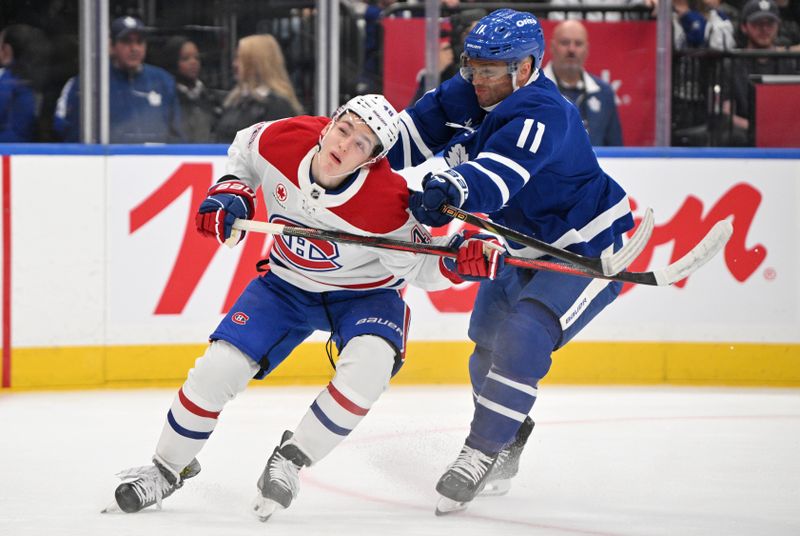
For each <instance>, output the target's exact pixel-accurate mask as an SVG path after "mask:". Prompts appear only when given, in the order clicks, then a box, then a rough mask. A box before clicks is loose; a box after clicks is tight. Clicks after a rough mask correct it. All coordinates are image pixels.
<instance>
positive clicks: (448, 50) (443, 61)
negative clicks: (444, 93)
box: [409, 23, 458, 106]
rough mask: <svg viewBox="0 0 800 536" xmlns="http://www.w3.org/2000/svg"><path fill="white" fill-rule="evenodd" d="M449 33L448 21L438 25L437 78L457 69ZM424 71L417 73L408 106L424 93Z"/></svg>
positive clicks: (449, 74) (446, 75) (443, 78)
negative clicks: (413, 91)
mask: <svg viewBox="0 0 800 536" xmlns="http://www.w3.org/2000/svg"><path fill="white" fill-rule="evenodd" d="M451 33H452V32H451V26H450V24H449V23H448V24H441V25H440V26H439V80H447V79H448V78H450V77H452V76H453V75H455V74H456V72H457V71H458V66H457V63H456V58H455V57H454V56H453V45H452V42H451ZM426 73H427V70H426V69H421V70H420V71H419V73H417V91H416V92H415V93H414V96H413V97H411V102H410V103H409V106H413V105H414V103H415V102H417V101H418V100H419V98H420V97H421V96H422V95H423V94H424V93H425V75H426Z"/></svg>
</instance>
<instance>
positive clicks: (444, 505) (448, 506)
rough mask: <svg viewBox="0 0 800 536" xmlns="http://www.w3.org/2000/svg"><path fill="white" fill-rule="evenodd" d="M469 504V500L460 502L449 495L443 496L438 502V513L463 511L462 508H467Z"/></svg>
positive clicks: (438, 514)
mask: <svg viewBox="0 0 800 536" xmlns="http://www.w3.org/2000/svg"><path fill="white" fill-rule="evenodd" d="M468 504H469V503H468V502H459V501H454V500H453V499H448V498H447V497H441V498H440V499H439V502H438V503H437V504H436V515H437V516H446V515H448V514H454V513H456V512H461V511H462V510H466V509H467V505H468Z"/></svg>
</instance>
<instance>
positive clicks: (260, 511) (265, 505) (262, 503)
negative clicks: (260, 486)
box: [252, 495, 281, 523]
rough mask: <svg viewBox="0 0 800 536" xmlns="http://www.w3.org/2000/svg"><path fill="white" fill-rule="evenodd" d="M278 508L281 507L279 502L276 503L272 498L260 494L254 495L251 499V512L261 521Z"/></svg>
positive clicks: (265, 519)
mask: <svg viewBox="0 0 800 536" xmlns="http://www.w3.org/2000/svg"><path fill="white" fill-rule="evenodd" d="M278 508H281V505H280V504H278V503H276V502H275V501H273V500H272V499H267V498H266V497H262V496H261V495H258V496H256V498H255V499H254V500H253V505H252V510H253V514H254V515H255V516H256V517H257V518H258V520H259V521H261V522H262V523H263V522H265V521H267V520H268V519H269V518H270V517H271V516H272V514H274V513H275V511H276V510H277V509H278Z"/></svg>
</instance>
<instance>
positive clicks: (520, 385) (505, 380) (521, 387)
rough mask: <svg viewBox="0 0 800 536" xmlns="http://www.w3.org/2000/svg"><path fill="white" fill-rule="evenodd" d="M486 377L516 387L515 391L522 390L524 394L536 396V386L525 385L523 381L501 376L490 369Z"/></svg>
mask: <svg viewBox="0 0 800 536" xmlns="http://www.w3.org/2000/svg"><path fill="white" fill-rule="evenodd" d="M486 377H487V378H489V379H490V380H494V381H496V382H499V383H502V384H503V385H507V386H509V387H511V388H512V389H516V390H517V391H522V392H523V393H525V394H526V395H531V396H536V395H537V393H538V390H537V389H536V387H531V386H530V385H525V384H524V383H519V382H515V381H514V380H510V379H508V378H506V377H505V376H501V375H499V374H497V373H496V372H493V371H491V370H490V371H489V374H487V375H486Z"/></svg>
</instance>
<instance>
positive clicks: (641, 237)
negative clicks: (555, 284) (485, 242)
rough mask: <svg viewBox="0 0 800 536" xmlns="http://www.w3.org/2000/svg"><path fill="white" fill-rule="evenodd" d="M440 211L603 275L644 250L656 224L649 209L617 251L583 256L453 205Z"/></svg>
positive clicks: (623, 268) (620, 268)
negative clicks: (608, 253)
mask: <svg viewBox="0 0 800 536" xmlns="http://www.w3.org/2000/svg"><path fill="white" fill-rule="evenodd" d="M439 210H440V211H441V212H442V213H443V214H446V215H448V216H452V217H453V218H456V219H458V220H461V221H463V222H466V223H469V224H472V225H474V226H475V227H479V228H481V229H483V230H485V231H489V232H490V233H494V234H496V235H499V236H502V237H503V238H505V239H506V240H510V241H512V242H516V243H518V244H522V245H524V246H528V247H531V248H533V249H536V250H537V251H541V252H542V253H546V254H547V255H550V256H551V257H554V258H556V259H558V260H561V261H566V262H568V263H571V264H574V265H576V266H580V267H583V268H586V269H588V270H591V271H593V272H598V273H601V274H603V275H605V276H610V275H615V274H618V273H620V272H622V271H623V270H625V268H627V267H628V266H629V265H630V264H631V263H632V262H633V261H634V260H635V259H636V257H638V256H639V254H640V253H641V252H642V251H643V250H644V247H645V246H646V245H647V242H648V241H649V240H650V236H651V235H652V234H653V228H654V226H655V224H654V220H653V209H650V208H648V209H647V210H645V212H644V215H643V216H642V221H641V222H640V223H639V227H638V228H637V229H636V232H635V233H634V234H633V236H632V237H631V238H630V239H629V240H628V241H627V243H626V244H625V245H624V246H623V247H622V248H621V249H620V250H619V251H617V252H616V253H614V254H613V255H611V256H610V257H585V256H583V255H581V254H579V253H573V252H572V251H567V250H565V249H561V248H559V247H557V246H554V245H552V244H548V243H547V242H543V241H541V240H539V239H537V238H534V237H532V236H528V235H525V234H522V233H520V232H519V231H515V230H514V229H510V228H508V227H505V226H503V225H500V224H498V223H494V222H493V221H489V220H487V219H484V218H481V217H479V216H476V215H475V214H472V213H470V212H467V211H465V210H461V209H460V208H456V207H454V206H452V205H442V208H441V209H439Z"/></svg>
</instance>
